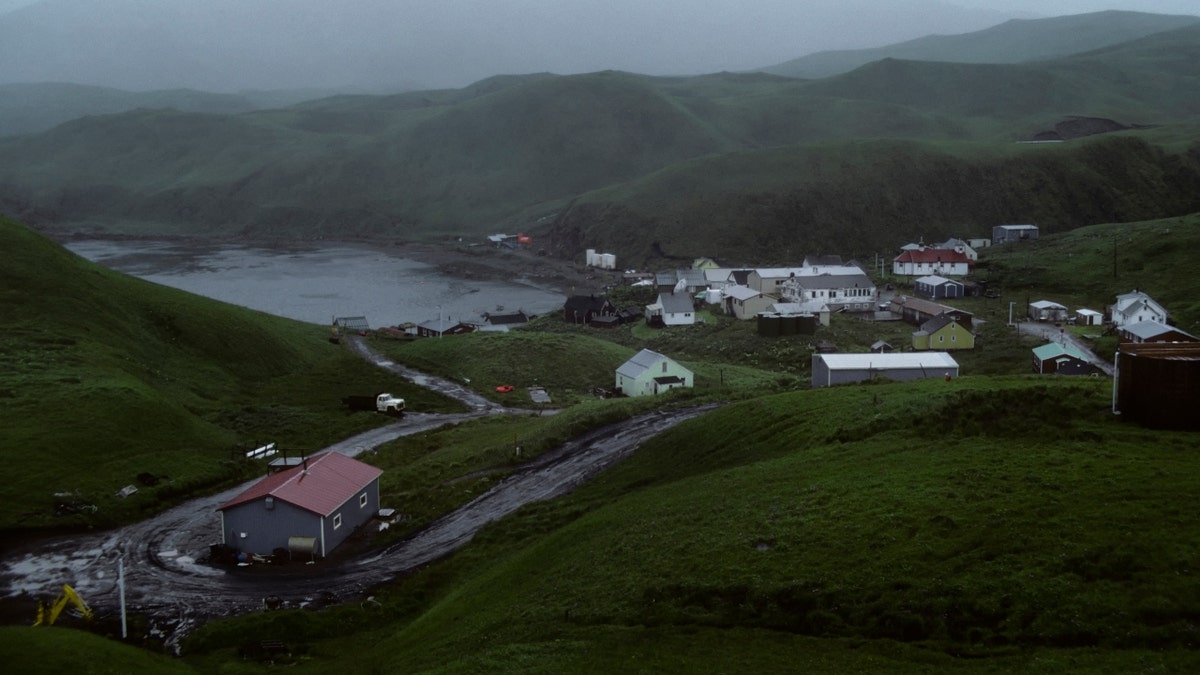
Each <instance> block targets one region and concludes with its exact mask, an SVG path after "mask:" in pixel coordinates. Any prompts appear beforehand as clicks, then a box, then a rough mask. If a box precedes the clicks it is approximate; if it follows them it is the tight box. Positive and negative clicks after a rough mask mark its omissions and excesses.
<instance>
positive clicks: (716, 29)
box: [0, 0, 1200, 91]
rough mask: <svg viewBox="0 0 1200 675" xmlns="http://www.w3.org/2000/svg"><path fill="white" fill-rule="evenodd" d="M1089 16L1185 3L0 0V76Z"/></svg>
mask: <svg viewBox="0 0 1200 675" xmlns="http://www.w3.org/2000/svg"><path fill="white" fill-rule="evenodd" d="M1103 9H1128V10H1136V11H1145V12H1155V13H1165V14H1197V15H1200V0H1059V1H1058V2H1046V1H1045V0H37V1H36V2H35V1H31V0H0V81H7V82H13V81H47V80H59V81H63V80H65V81H73V82H83V83H87V84H105V85H109V86H118V87H123V88H128V89H150V88H167V87H192V88H198V89H208V90H213V91H232V90H236V89H239V88H290V87H300V86H342V85H362V86H376V87H377V86H380V85H381V84H382V85H385V86H386V85H387V84H404V85H418V86H429V87H458V86H463V85H466V84H469V83H470V82H473V81H476V80H479V79H482V78H484V77H488V76H491V75H495V74H505V73H528V72H540V71H550V72H555V73H563V74H566V73H576V72H590V71H595V70H605V69H617V70H628V71H633V72H639V73H648V74H696V73H705V72H715V71H721V70H748V69H753V68H758V67H764V66H769V65H773V64H776V63H780V62H783V61H787V60H789V59H793V58H796V57H798V56H803V55H804V54H808V53H811V52H814V51H823V50H830V49H853V48H860V47H876V46H882V45H886V44H891V43H895V42H900V41H903V40H908V39H912V38H915V37H921V36H924V35H929V34H935V33H940V34H951V33H964V32H969V31H973V30H979V29H982V28H986V27H988V26H991V25H995V24H997V23H1001V22H1002V21H1004V20H1006V19H1008V18H1012V17H1029V18H1033V17H1042V16H1055V15H1060V14H1074V13H1083V12H1092V11H1099V10H1103ZM6 45H7V46H6Z"/></svg>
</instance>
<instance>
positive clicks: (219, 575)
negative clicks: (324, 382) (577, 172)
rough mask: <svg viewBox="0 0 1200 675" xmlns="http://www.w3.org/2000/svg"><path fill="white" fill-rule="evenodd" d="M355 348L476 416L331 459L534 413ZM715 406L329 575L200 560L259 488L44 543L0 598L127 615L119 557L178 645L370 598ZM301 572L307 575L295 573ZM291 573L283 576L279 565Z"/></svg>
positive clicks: (9, 576) (140, 601)
mask: <svg viewBox="0 0 1200 675" xmlns="http://www.w3.org/2000/svg"><path fill="white" fill-rule="evenodd" d="M350 347H351V348H352V349H354V350H355V351H356V352H358V353H359V354H361V355H362V356H363V357H364V358H367V359H369V360H371V361H372V362H374V363H376V364H377V365H379V366H380V367H382V368H387V369H389V370H392V371H394V372H396V373H398V374H400V375H402V376H404V377H405V378H407V379H409V380H411V381H413V382H415V383H417V384H420V385H421V386H424V387H428V388H430V389H434V390H436V391H439V392H442V393H445V394H447V395H449V396H453V397H454V398H457V399H459V400H461V401H463V402H464V403H465V404H466V405H467V406H469V407H470V408H471V412H467V413H460V414H453V415H434V414H421V413H409V414H407V415H406V416H405V418H404V420H403V421H401V422H396V423H393V424H388V425H386V426H383V427H379V428H377V429H373V430H371V431H368V432H365V433H362V434H359V435H357V436H354V437H352V438H348V439H346V440H344V441H342V442H340V443H336V444H334V445H332V446H329V447H328V448H325V450H326V451H333V452H340V453H343V454H346V455H349V456H354V455H357V454H359V453H361V452H365V451H368V450H371V449H373V448H376V447H379V446H380V445H383V444H384V443H387V442H389V441H392V440H395V439H397V438H400V437H401V436H405V435H408V434H415V433H420V432H422V431H426V430H430V429H434V428H437V427H440V426H443V425H446V424H456V423H459V422H462V421H465V420H469V419H474V418H478V417H481V416H484V415H491V414H505V413H510V412H512V413H524V414H527V413H528V412H530V411H527V410H519V411H518V410H513V409H509V408H504V407H502V406H499V405H497V404H496V403H494V402H492V401H489V400H487V399H485V398H484V397H482V396H479V395H478V394H476V393H474V392H472V391H470V390H468V389H466V388H465V387H462V386H460V385H458V384H456V383H454V382H450V381H447V380H444V379H441V378H436V377H432V376H429V375H426V374H424V373H418V372H415V371H412V370H410V369H408V368H405V367H403V366H401V365H399V364H396V363H393V362H391V361H389V360H387V359H386V358H384V357H382V356H380V355H378V354H377V353H375V352H373V351H372V350H370V348H369V347H368V346H367V345H366V344H365V343H364V342H363V341H361V340H353V341H351V342H350ZM715 407H716V404H712V405H706V406H699V407H694V408H688V409H681V410H671V411H663V412H655V413H650V414H646V415H641V416H639V417H634V418H631V419H628V420H625V421H622V422H620V423H617V424H613V425H610V426H607V427H603V428H600V429H596V430H593V431H590V432H588V433H586V434H583V435H582V436H579V437H577V438H575V439H573V440H571V441H569V442H567V443H565V444H563V445H561V446H559V447H558V448H555V449H554V450H552V451H550V452H547V453H545V454H543V455H541V456H540V457H538V458H536V459H534V460H531V461H530V462H527V463H526V464H524V465H522V466H520V467H518V468H517V469H515V470H514V471H513V472H512V473H511V474H510V475H509V476H508V477H507V478H505V479H503V480H502V481H501V482H499V483H498V484H496V485H495V486H493V487H492V488H491V489H490V490H488V491H487V492H485V493H484V494H482V495H480V496H479V497H477V498H476V499H474V500H472V501H471V502H470V503H468V504H466V505H464V506H462V507H460V508H458V509H457V510H455V511H453V512H451V513H449V514H447V515H445V516H443V517H442V518H440V519H439V520H437V521H435V522H434V523H432V524H430V525H429V526H428V527H426V528H425V529H423V530H421V531H420V532H417V533H416V534H414V535H413V536H411V537H409V538H407V539H405V540H404V541H401V542H399V543H396V544H394V545H392V546H390V547H388V548H386V549H383V550H375V551H371V552H368V553H365V554H363V555H361V556H360V557H357V558H353V559H350V560H347V561H345V562H344V563H342V564H340V565H338V566H336V567H330V568H328V569H311V568H310V573H306V574H258V573H256V574H240V573H238V572H237V570H236V569H234V570H228V569H224V568H220V567H215V566H212V565H209V564H206V563H201V562H197V560H198V559H200V558H201V557H203V556H207V554H208V550H209V546H210V545H211V544H213V543H217V542H219V541H220V540H221V532H220V524H219V520H218V518H217V515H216V508H217V506H219V505H220V504H222V503H223V502H225V501H227V500H229V499H230V498H232V497H233V496H235V495H236V494H238V493H239V492H241V491H242V490H244V489H245V488H246V487H247V486H248V485H250V484H251V483H252V482H253V481H250V482H248V483H246V484H244V485H239V486H237V487H234V488H230V489H229V490H226V491H224V492H221V493H219V494H215V495H210V496H207V497H202V498H198V499H193V500H190V501H188V502H185V503H183V504H180V505H178V506H176V507H174V508H171V509H169V510H167V511H164V512H162V513H160V514H158V515H156V516H154V517H152V518H150V519H148V520H145V521H142V522H140V523H135V524H132V525H128V526H125V527H122V528H118V529H115V530H112V531H109V532H105V533H98V534H94V535H77V536H71V537H64V538H61V539H55V540H49V541H43V542H41V543H39V544H38V545H37V546H36V547H35V548H34V549H33V550H28V551H24V552H20V553H16V554H7V555H5V557H3V558H2V559H0V584H2V585H0V593H2V594H3V595H4V596H5V597H8V598H15V597H20V596H22V595H23V594H30V595H32V596H34V597H53V596H54V595H55V594H56V593H57V591H58V589H59V588H60V587H61V586H62V584H64V583H65V584H70V585H71V586H72V587H74V588H75V589H76V590H77V591H79V593H80V594H81V595H82V596H83V597H84V598H85V599H87V601H88V602H89V604H91V606H92V607H93V608H94V609H96V610H97V611H98V613H101V614H115V613H117V612H118V611H119V603H120V598H119V595H120V594H119V592H118V587H117V570H118V560H120V561H121V562H122V563H123V567H124V576H125V587H126V591H125V597H126V603H127V607H128V609H129V611H130V612H133V613H138V614H141V615H144V616H146V617H148V618H149V620H150V622H151V625H152V626H153V630H154V631H156V632H158V633H159V634H161V635H162V636H164V638H165V639H166V642H167V644H168V645H177V644H178V640H179V639H180V638H182V637H183V636H184V635H186V634H187V633H188V632H190V631H191V630H192V629H193V628H194V627H195V626H196V625H197V624H198V623H199V622H202V621H204V620H206V619H208V618H213V617H224V616H233V615H237V614H242V613H245V612H250V611H254V610H257V609H260V608H262V606H263V602H264V598H266V597H269V596H275V597H277V598H279V599H280V601H281V602H282V603H283V604H284V605H286V606H309V605H313V604H321V603H324V602H328V601H348V600H358V599H362V598H363V597H365V596H366V595H367V593H368V592H369V590H370V589H371V588H372V587H375V586H377V585H379V584H382V583H385V582H387V581H389V580H391V579H393V578H395V577H397V576H399V575H402V574H404V573H406V572H408V571H410V570H413V569H415V568H417V567H420V566H421V565H425V564H427V563H430V562H432V561H434V560H437V559H439V558H441V557H443V556H446V555H448V554H449V553H451V552H453V551H454V550H455V549H457V548H458V547H460V546H462V545H464V544H465V543H467V542H468V541H470V540H471V538H472V537H473V536H474V534H475V533H476V532H477V531H478V530H479V529H480V528H481V527H483V526H484V525H485V524H487V523H489V522H491V521H494V520H497V519H499V518H502V517H504V516H506V515H508V514H510V513H512V512H513V511H515V510H516V509H518V508H520V507H521V506H523V505H525V504H529V503H532V502H537V501H543V500H548V499H553V498H555V497H558V496H561V495H564V494H566V493H568V492H570V491H571V490H573V489H574V488H575V487H577V486H578V485H580V484H581V483H583V482H584V481H587V480H588V479H590V478H591V477H593V476H594V475H595V474H597V473H598V472H600V471H602V470H604V469H605V468H607V467H608V466H611V465H612V464H613V463H615V462H617V461H618V460H620V459H621V458H623V457H626V456H627V455H629V454H630V453H632V452H633V451H635V450H636V449H637V448H638V446H640V445H641V444H642V443H643V442H645V441H646V440H647V439H649V438H651V437H653V436H654V435H656V434H658V433H660V432H662V431H664V430H665V429H668V428H670V427H672V426H674V425H676V424H679V423H680V422H683V421H684V420H687V419H690V418H693V417H696V416H699V415H701V414H703V413H705V412H708V411H709V410H711V409H713V408H715ZM291 567H298V566H291ZM281 569H283V568H281Z"/></svg>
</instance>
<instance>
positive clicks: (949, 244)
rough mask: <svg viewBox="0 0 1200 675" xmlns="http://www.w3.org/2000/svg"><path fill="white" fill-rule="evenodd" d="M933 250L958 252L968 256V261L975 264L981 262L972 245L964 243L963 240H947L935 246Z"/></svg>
mask: <svg viewBox="0 0 1200 675" xmlns="http://www.w3.org/2000/svg"><path fill="white" fill-rule="evenodd" d="M933 248H941V249H949V250H951V251H958V252H959V253H961V254H963V255H965V256H967V259H968V260H970V261H971V262H975V261H977V260H979V253H978V252H976V251H975V249H974V247H972V246H971V245H970V244H968V243H967V242H965V241H963V240H962V239H947V240H946V241H943V242H942V243H940V244H934V245H933Z"/></svg>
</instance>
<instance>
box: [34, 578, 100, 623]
mask: <svg viewBox="0 0 1200 675" xmlns="http://www.w3.org/2000/svg"><path fill="white" fill-rule="evenodd" d="M67 605H73V606H74V609H73V610H72V612H71V613H72V614H74V615H76V616H79V617H80V618H82V619H84V620H86V621H91V620H92V608H91V607H88V604H87V603H86V602H84V601H83V598H81V597H79V594H78V593H76V592H75V589H74V588H71V587H70V586H68V585H66V584H63V587H62V593H59V594H58V597H57V598H55V599H54V602H45V601H42V602H39V603H38V613H37V621H34V622H33V625H35V626H53V625H54V622H55V621H57V620H58V615H59V614H62V612H63V610H64V609H66V608H67Z"/></svg>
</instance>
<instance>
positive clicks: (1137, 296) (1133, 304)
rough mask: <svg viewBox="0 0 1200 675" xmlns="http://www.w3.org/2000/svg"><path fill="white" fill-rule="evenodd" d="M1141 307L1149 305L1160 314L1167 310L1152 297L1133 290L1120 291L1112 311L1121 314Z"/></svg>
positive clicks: (1131, 312) (1130, 312)
mask: <svg viewBox="0 0 1200 675" xmlns="http://www.w3.org/2000/svg"><path fill="white" fill-rule="evenodd" d="M1142 307H1150V308H1151V309H1154V310H1156V311H1158V312H1160V313H1162V314H1166V313H1167V310H1166V308H1165V307H1163V306H1162V305H1160V304H1158V302H1157V301H1155V299H1154V298H1152V297H1150V296H1149V295H1146V294H1145V293H1143V292H1141V291H1133V292H1131V293H1122V294H1121V295H1118V296H1117V301H1116V303H1114V304H1113V312H1120V313H1121V314H1133V313H1134V312H1136V311H1138V310H1139V309H1141V308H1142Z"/></svg>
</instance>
